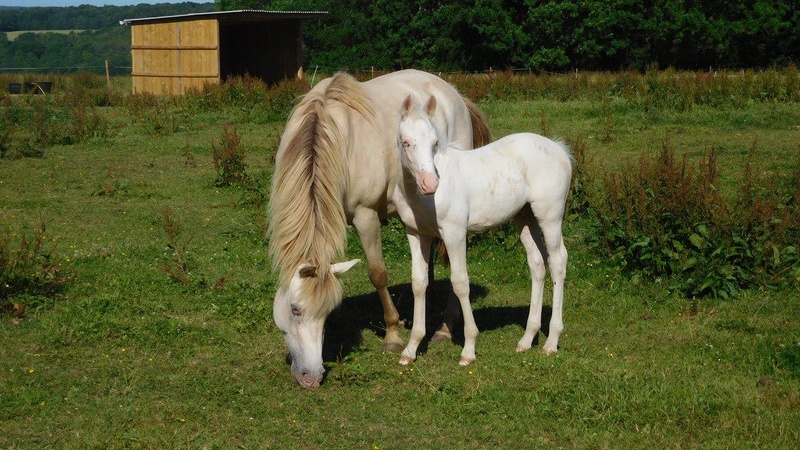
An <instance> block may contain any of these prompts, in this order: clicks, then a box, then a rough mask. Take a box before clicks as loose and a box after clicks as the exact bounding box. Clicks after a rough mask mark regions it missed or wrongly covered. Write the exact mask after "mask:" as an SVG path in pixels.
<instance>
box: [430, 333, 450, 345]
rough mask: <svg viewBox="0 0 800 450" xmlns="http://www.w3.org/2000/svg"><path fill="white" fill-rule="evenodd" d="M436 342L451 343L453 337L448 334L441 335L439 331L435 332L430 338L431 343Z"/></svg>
mask: <svg viewBox="0 0 800 450" xmlns="http://www.w3.org/2000/svg"><path fill="white" fill-rule="evenodd" d="M437 342H453V336H451V335H450V334H449V333H443V332H441V331H437V332H436V333H434V334H433V337H432V338H431V343H433V344H435V343H437Z"/></svg>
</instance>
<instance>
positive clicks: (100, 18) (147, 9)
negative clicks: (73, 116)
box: [0, 2, 215, 31]
mask: <svg viewBox="0 0 800 450" xmlns="http://www.w3.org/2000/svg"><path fill="white" fill-rule="evenodd" d="M214 10H215V6H214V3H213V2H211V3H193V2H186V3H159V4H156V5H149V4H139V5H134V6H90V5H81V6H68V7H61V8H55V7H47V8H42V7H7V8H0V31H27V30H97V29H100V28H106V27H111V26H118V25H119V21H120V20H123V19H133V18H137V17H155V16H170V15H175V14H190V13H198V12H209V11H214Z"/></svg>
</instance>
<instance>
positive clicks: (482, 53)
mask: <svg viewBox="0 0 800 450" xmlns="http://www.w3.org/2000/svg"><path fill="white" fill-rule="evenodd" d="M214 9H216V10H220V11H224V10H234V9H266V10H277V11H289V10H293V11H328V12H329V14H328V15H327V16H326V17H325V18H324V19H319V20H312V21H307V22H304V24H303V33H304V38H303V40H304V47H305V57H306V61H305V64H306V65H307V66H309V67H314V66H321V67H324V68H330V69H339V68H349V69H354V70H355V69H368V68H370V67H375V68H378V69H389V70H393V69H401V68H407V67H416V68H420V69H428V70H438V71H483V70H489V69H494V70H507V69H526V70H531V71H537V72H538V71H557V72H563V71H567V70H573V69H581V70H620V69H634V70H643V69H646V68H648V67H653V66H657V67H662V68H665V67H674V68H676V69H687V70H700V69H708V68H709V67H713V68H723V69H735V68H765V67H772V66H786V65H788V64H790V63H792V62H795V63H796V62H798V61H800V3H798V2H797V1H796V0H716V1H714V0H660V1H656V0H470V1H466V0H368V1H367V0H216V1H215V3H191V2H187V3H180V4H156V5H148V4H140V5H136V6H122V7H118V6H104V7H94V6H88V5H83V6H78V7H67V8H30V7H28V8H0V32H7V31H17V30H47V29H76V30H91V31H87V32H81V33H72V34H68V35H56V34H23V35H21V36H20V37H18V38H17V39H16V40H14V41H9V40H8V39H7V37H6V36H5V35H4V33H0V67H6V68H8V67H65V66H73V67H74V66H87V67H96V66H102V65H103V64H104V61H105V60H109V62H110V63H111V64H112V65H117V66H130V51H129V46H130V32H129V29H128V28H126V27H121V26H120V25H119V20H121V19H126V18H135V17H154V16H163V15H175V14H187V13H194V12H205V11H211V10H214Z"/></svg>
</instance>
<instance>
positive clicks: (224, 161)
mask: <svg viewBox="0 0 800 450" xmlns="http://www.w3.org/2000/svg"><path fill="white" fill-rule="evenodd" d="M246 153H247V151H246V150H245V147H244V144H242V138H241V136H239V133H238V132H236V130H235V129H232V128H231V127H230V125H227V124H226V125H225V126H224V127H223V129H222V136H221V139H220V142H219V143H216V142H212V143H211V157H212V159H213V161H214V169H215V170H216V173H217V177H216V180H215V184H216V185H217V186H234V185H236V186H246V185H248V184H249V183H250V176H249V175H248V174H247V173H246V170H247V163H245V156H246Z"/></svg>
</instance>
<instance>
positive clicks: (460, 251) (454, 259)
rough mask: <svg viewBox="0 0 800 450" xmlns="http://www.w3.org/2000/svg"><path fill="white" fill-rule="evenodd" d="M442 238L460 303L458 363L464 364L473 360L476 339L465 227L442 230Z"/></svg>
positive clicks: (454, 288)
mask: <svg viewBox="0 0 800 450" xmlns="http://www.w3.org/2000/svg"><path fill="white" fill-rule="evenodd" d="M442 239H443V240H444V244H445V246H446V247H447V253H448V254H449V255H450V282H451V283H452V285H453V293H454V294H455V295H456V297H458V301H459V303H460V304H461V313H462V315H463V316H464V349H463V350H462V351H461V359H460V360H459V362H458V363H459V364H461V365H462V366H466V365H468V364H470V363H471V362H473V361H475V341H476V340H477V339H478V325H477V324H476V323H475V318H474V317H473V315H472V305H470V303H469V275H468V274H467V235H466V228H465V229H464V230H459V231H456V232H452V233H447V232H446V230H443V234H442Z"/></svg>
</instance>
